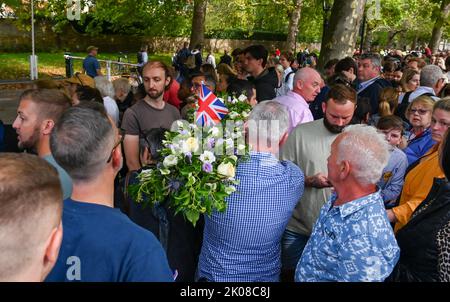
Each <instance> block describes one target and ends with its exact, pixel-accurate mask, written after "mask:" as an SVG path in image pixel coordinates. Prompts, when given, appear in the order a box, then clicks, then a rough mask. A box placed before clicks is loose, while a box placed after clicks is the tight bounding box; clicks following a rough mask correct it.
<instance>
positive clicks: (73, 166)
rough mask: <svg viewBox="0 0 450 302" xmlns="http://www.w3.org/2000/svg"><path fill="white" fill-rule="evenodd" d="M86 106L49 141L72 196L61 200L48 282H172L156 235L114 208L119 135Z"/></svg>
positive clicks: (67, 117) (70, 112) (65, 116)
mask: <svg viewBox="0 0 450 302" xmlns="http://www.w3.org/2000/svg"><path fill="white" fill-rule="evenodd" d="M90 107H91V108H88V107H80V106H75V107H72V108H70V109H69V110H67V111H66V112H65V113H64V114H63V115H62V117H61V119H60V120H59V121H58V123H57V124H56V126H55V128H54V129H53V132H52V135H51V139H50V146H51V150H52V154H53V155H54V157H55V159H56V161H57V162H58V163H59V164H60V165H61V166H62V167H64V169H65V170H66V171H67V172H68V173H69V175H70V176H71V177H72V180H73V192H72V196H71V198H69V199H66V200H64V207H63V230H64V231H63V232H64V236H63V242H62V245H61V250H60V254H59V258H58V261H57V263H56V265H55V267H54V269H53V270H52V271H51V273H50V275H49V276H48V278H47V281H59V282H61V281H85V282H86V281H102V282H126V281H128V282H130V281H171V280H172V281H173V278H172V273H171V271H170V268H169V265H168V263H167V258H166V256H165V253H164V250H163V249H162V247H161V244H160V243H159V242H158V241H157V239H156V238H155V236H154V235H153V234H152V233H150V232H148V231H147V230H144V229H142V228H141V227H139V226H137V225H136V224H134V223H133V222H131V220H130V219H129V218H128V217H126V216H125V214H122V213H121V212H120V210H119V209H113V198H114V179H115V177H116V175H117V173H118V171H119V170H120V169H121V167H122V163H123V160H122V151H121V143H122V140H123V135H122V134H120V133H119V131H118V129H117V127H116V126H115V125H114V124H113V122H112V120H111V118H110V117H109V116H108V115H107V114H106V113H105V111H104V110H101V109H102V107H101V106H100V107H99V108H95V107H93V106H90Z"/></svg>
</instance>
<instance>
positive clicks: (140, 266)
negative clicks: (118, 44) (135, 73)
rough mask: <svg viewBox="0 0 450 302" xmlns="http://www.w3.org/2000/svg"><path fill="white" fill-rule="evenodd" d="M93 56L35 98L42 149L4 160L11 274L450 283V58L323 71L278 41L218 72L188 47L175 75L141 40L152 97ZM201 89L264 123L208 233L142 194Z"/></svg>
mask: <svg viewBox="0 0 450 302" xmlns="http://www.w3.org/2000/svg"><path fill="white" fill-rule="evenodd" d="M88 52H89V55H88V57H87V61H86V65H85V66H84V70H83V72H82V73H76V74H75V75H74V76H73V77H71V78H68V79H66V80H64V81H62V82H61V81H51V80H39V81H36V82H35V83H34V87H33V88H32V89H29V90H26V91H25V92H23V94H22V95H21V96H20V100H19V106H18V108H17V117H16V119H15V121H14V123H13V125H12V127H13V128H14V130H15V131H16V133H17V142H14V143H13V144H17V145H18V147H19V148H20V150H21V151H22V150H26V152H17V153H11V152H9V153H0V163H1V164H0V238H2V239H1V240H0V249H1V250H2V253H1V254H0V281H18V280H24V281H44V280H45V281H112V282H123V281H167V282H169V281H177V282H186V281H187V282H194V281H198V282H216V281H230V282H234V281H249V282H255V281H271V282H277V281H294V280H295V281H298V282H304V281H306V282H310V281H450V256H449V255H450V254H449V252H448V251H449V249H450V235H449V234H450V187H449V183H448V179H449V177H450V171H449V168H450V150H449V146H450V137H449V132H450V130H448V129H449V126H450V86H449V84H448V79H449V75H450V52H448V53H440V54H436V55H432V54H431V53H429V52H428V53H424V54H421V53H420V52H411V53H409V54H406V53H403V52H401V51H398V50H393V51H389V52H386V53H385V54H384V55H380V54H379V53H370V52H367V53H362V54H359V53H356V54H355V55H354V56H353V57H345V58H336V59H333V60H330V61H329V62H327V63H326V64H325V66H324V71H323V72H321V71H320V70H317V69H316V68H317V66H316V59H317V56H315V55H314V54H309V53H307V52H300V53H298V54H292V53H291V52H289V51H278V50H277V51H276V52H273V53H272V54H270V53H269V51H268V50H267V49H266V47H264V46H262V45H251V46H249V47H247V48H245V49H235V50H233V51H232V52H231V53H230V55H229V54H228V51H227V50H225V51H224V54H223V56H221V57H220V61H219V62H218V63H217V64H216V60H215V58H214V55H213V53H212V52H211V51H208V53H207V55H206V57H205V58H203V56H202V46H201V45H196V46H195V47H191V48H189V45H188V44H187V43H185V44H184V45H183V47H182V48H181V49H179V50H178V51H177V53H176V54H175V55H174V57H173V59H172V63H173V64H172V66H167V65H166V64H165V63H163V62H160V61H152V60H148V56H147V49H146V48H145V47H143V48H142V49H141V51H140V53H141V62H140V64H141V65H140V72H141V76H142V79H143V84H142V85H140V86H138V87H132V86H131V85H130V83H129V81H128V80H127V79H126V78H119V79H116V80H114V81H112V82H111V81H109V80H108V78H107V77H105V76H103V75H102V73H101V70H100V67H99V65H98V66H97V65H96V64H95V55H96V52H97V48H96V47H90V48H89V49H88ZM144 53H145V55H144ZM202 85H205V86H206V87H207V88H208V89H209V90H211V91H212V92H214V93H215V94H216V95H217V96H220V97H225V96H228V95H235V96H240V95H241V94H244V95H245V96H246V102H249V103H250V104H251V105H252V107H253V110H252V111H251V114H250V116H249V117H248V121H252V122H254V124H256V125H265V126H260V127H257V128H256V129H255V128H251V127H249V126H248V127H247V126H246V128H245V131H246V134H247V135H246V137H247V140H248V141H247V143H248V144H249V145H250V146H251V148H252V150H251V152H250V157H249V159H248V160H247V161H245V162H242V163H240V164H239V165H238V167H237V169H236V179H237V180H239V181H240V183H239V185H237V192H236V193H234V194H232V195H231V196H229V197H227V209H226V211H225V212H224V213H218V212H214V213H212V214H211V215H204V216H203V217H201V219H200V220H199V221H198V222H197V224H196V225H195V226H193V225H191V224H190V223H189V222H188V221H187V220H186V219H184V217H183V216H182V215H181V213H175V211H174V210H173V209H172V208H171V207H169V206H168V204H167V201H162V202H160V203H159V204H157V205H154V206H147V207H145V206H143V205H142V204H138V203H136V202H135V201H134V200H133V196H131V195H130V194H129V192H128V188H129V186H130V185H131V184H136V183H137V182H138V181H139V179H138V175H139V173H140V172H141V171H142V170H143V169H158V168H159V164H160V160H161V154H160V153H159V152H158V151H159V150H160V149H161V148H162V144H163V140H164V133H165V131H167V130H168V129H171V126H172V124H173V123H174V122H176V121H178V120H180V119H187V118H188V116H189V114H192V113H191V112H192V110H191V109H193V108H195V105H196V103H197V102H198V94H199V92H200V90H201V89H202ZM262 122H264V123H262ZM273 123H276V129H275V128H274V127H273V126H272V124H273ZM275 130H276V131H275ZM252 131H256V132H257V135H251V134H252ZM248 134H250V135H248ZM255 138H257V139H255ZM6 143H7V144H8V143H9V144H11V142H6ZM0 146H2V145H1V144H0ZM4 149H6V150H13V148H12V147H11V146H9V148H8V146H6V147H5V148H4ZM191 156H192V154H191ZM168 185H172V184H168ZM178 185H184V184H178ZM174 189H176V188H174ZM145 198H147V199H148V198H151V195H148V196H145Z"/></svg>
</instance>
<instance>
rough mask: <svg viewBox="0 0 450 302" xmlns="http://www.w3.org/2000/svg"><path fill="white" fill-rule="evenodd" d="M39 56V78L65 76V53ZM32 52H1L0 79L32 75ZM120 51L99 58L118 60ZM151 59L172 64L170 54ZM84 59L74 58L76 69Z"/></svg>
mask: <svg viewBox="0 0 450 302" xmlns="http://www.w3.org/2000/svg"><path fill="white" fill-rule="evenodd" d="M71 54H72V56H76V57H85V56H86V53H71ZM36 55H37V56H38V73H39V78H56V77H65V75H66V67H65V61H64V57H63V55H64V53H62V52H61V53H36ZM29 57H30V53H0V80H24V79H29V77H30V64H29ZM118 57H119V55H118V53H99V54H98V56H97V58H98V59H102V60H114V61H115V60H117V58H118ZM128 57H129V60H130V63H136V61H137V58H136V54H128ZM149 59H150V60H160V61H163V62H165V63H166V64H169V65H171V55H170V54H151V55H149ZM81 64H82V61H81V60H74V65H73V69H74V71H75V72H76V71H81V69H82V65H81ZM101 66H102V71H103V73H104V74H106V69H105V68H106V67H105V66H106V65H105V64H104V63H101Z"/></svg>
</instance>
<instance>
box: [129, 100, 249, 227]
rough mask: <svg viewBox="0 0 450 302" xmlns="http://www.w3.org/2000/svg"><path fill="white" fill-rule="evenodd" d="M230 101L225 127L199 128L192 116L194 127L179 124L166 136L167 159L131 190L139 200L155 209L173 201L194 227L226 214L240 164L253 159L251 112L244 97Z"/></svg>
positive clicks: (145, 172) (141, 176)
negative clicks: (248, 132)
mask: <svg viewBox="0 0 450 302" xmlns="http://www.w3.org/2000/svg"><path fill="white" fill-rule="evenodd" d="M227 100H228V101H225V104H226V106H227V107H228V110H229V114H228V115H226V117H225V118H224V119H222V125H220V124H218V125H217V126H213V127H198V126H197V125H196V124H194V123H192V121H193V120H194V114H192V115H191V117H190V123H188V122H182V121H177V127H176V128H177V129H172V131H167V132H166V134H165V140H164V141H163V145H164V148H163V149H162V150H160V153H161V156H162V160H161V161H160V162H159V163H158V164H157V165H156V167H153V168H151V169H144V170H142V172H141V173H140V174H139V175H138V179H139V183H138V184H136V185H130V186H129V193H130V196H132V197H133V200H135V201H136V202H138V203H143V204H145V205H149V206H154V205H155V204H158V203H161V202H167V203H168V205H169V206H170V207H172V208H174V209H175V212H176V213H182V214H183V215H184V216H185V217H186V218H187V219H188V220H189V221H190V222H191V223H192V224H193V225H194V226H195V224H196V223H197V221H198V219H199V217H200V215H201V214H207V215H211V214H212V212H213V211H218V212H223V211H225V210H226V208H227V204H226V200H225V198H226V197H227V196H229V195H230V194H233V193H234V192H235V191H236V187H235V185H237V184H238V183H239V181H238V180H236V179H235V171H236V170H235V169H236V165H237V164H238V162H241V161H243V160H247V159H248V153H249V146H248V145H246V144H245V139H244V137H243V125H244V120H245V119H246V118H247V117H248V114H249V112H250V110H251V106H250V104H248V103H247V101H246V100H247V98H246V97H244V96H240V97H239V98H238V99H237V98H230V99H228V98H227ZM235 154H239V155H240V158H238V157H237V156H236V155H235Z"/></svg>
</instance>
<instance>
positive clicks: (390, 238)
mask: <svg viewBox="0 0 450 302" xmlns="http://www.w3.org/2000/svg"><path fill="white" fill-rule="evenodd" d="M388 159H389V151H388V143H387V141H386V140H385V138H384V136H383V135H382V134H380V133H377V131H376V129H375V128H373V127H370V126H366V125H353V126H348V127H347V128H345V129H344V131H343V133H341V134H339V135H338V136H337V138H336V139H335V140H334V142H333V144H332V145H331V154H330V156H329V157H328V180H329V182H330V183H331V184H332V185H333V187H334V189H335V193H334V194H333V195H332V196H331V199H330V200H329V201H328V202H327V203H326V204H325V205H324V206H323V207H322V209H321V212H320V216H319V218H318V220H317V222H316V224H315V225H314V229H313V232H312V235H311V238H310V239H309V241H308V243H307V245H306V247H305V249H304V251H303V254H302V256H301V258H300V260H299V262H298V265H297V270H296V273H295V280H296V281H306V282H311V281H351V282H357V281H383V280H384V279H385V278H386V277H388V276H389V275H390V273H391V272H392V270H393V268H394V266H395V264H396V263H397V261H398V258H399V255H400V249H399V247H398V245H397V241H396V240H395V236H394V233H393V230H392V227H391V226H390V224H389V221H388V219H387V215H386V212H385V209H384V203H383V199H382V197H381V195H380V191H379V190H378V189H377V186H376V183H377V182H378V180H379V179H380V177H381V173H382V171H383V168H384V167H385V166H386V164H387V162H388Z"/></svg>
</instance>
